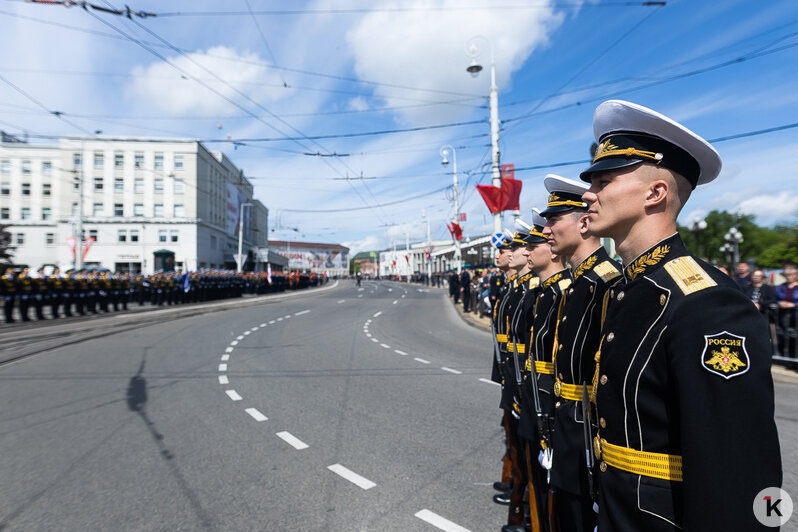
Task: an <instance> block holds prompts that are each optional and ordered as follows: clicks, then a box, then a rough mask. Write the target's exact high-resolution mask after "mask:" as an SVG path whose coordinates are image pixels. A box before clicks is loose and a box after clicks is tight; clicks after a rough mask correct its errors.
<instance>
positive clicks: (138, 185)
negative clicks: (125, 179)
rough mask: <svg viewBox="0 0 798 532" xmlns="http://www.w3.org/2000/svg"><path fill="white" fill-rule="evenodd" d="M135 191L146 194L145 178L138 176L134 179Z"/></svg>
mask: <svg viewBox="0 0 798 532" xmlns="http://www.w3.org/2000/svg"><path fill="white" fill-rule="evenodd" d="M133 192H134V193H136V194H144V178H143V177H137V178H136V179H135V180H133Z"/></svg>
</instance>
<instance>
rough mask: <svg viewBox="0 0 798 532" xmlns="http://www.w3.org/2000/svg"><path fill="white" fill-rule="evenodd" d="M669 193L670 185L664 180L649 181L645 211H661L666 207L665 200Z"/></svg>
mask: <svg viewBox="0 0 798 532" xmlns="http://www.w3.org/2000/svg"><path fill="white" fill-rule="evenodd" d="M670 192H671V187H670V184H669V183H668V182H667V181H666V180H664V179H655V180H653V181H651V182H650V183H649V185H648V189H647V190H646V203H645V206H646V209H657V210H659V209H662V208H664V207H665V205H666V201H665V200H666V199H667V198H668V194H669V193H670Z"/></svg>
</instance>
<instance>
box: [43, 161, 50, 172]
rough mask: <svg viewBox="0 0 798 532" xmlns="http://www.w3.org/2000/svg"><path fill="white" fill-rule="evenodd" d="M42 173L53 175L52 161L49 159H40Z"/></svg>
mask: <svg viewBox="0 0 798 532" xmlns="http://www.w3.org/2000/svg"><path fill="white" fill-rule="evenodd" d="M42 175H53V163H52V162H51V161H42Z"/></svg>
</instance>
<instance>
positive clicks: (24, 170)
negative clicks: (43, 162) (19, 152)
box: [22, 161, 30, 175]
mask: <svg viewBox="0 0 798 532" xmlns="http://www.w3.org/2000/svg"><path fill="white" fill-rule="evenodd" d="M22 174H23V175H30V161H22Z"/></svg>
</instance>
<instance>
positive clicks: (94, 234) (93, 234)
mask: <svg viewBox="0 0 798 532" xmlns="http://www.w3.org/2000/svg"><path fill="white" fill-rule="evenodd" d="M89 238H91V239H94V241H95V242H97V230H96V229H89Z"/></svg>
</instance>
